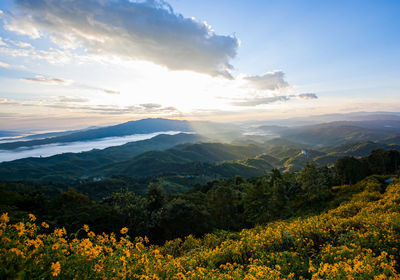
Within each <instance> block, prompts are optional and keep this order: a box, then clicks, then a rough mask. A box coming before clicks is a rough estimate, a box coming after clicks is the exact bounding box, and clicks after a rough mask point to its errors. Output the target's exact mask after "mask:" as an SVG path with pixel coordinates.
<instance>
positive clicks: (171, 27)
mask: <svg viewBox="0 0 400 280" xmlns="http://www.w3.org/2000/svg"><path fill="white" fill-rule="evenodd" d="M15 2H16V4H17V7H18V8H19V13H18V14H16V15H15V14H14V15H12V16H11V18H10V19H9V20H8V22H7V24H6V28H7V29H8V30H10V31H15V32H18V33H21V34H26V35H29V36H30V37H32V38H39V37H41V36H43V35H45V34H49V35H50V36H51V38H52V40H53V41H54V42H55V43H57V44H58V45H60V46H62V47H64V48H72V49H75V48H79V47H84V48H85V49H86V50H87V52H88V53H89V54H94V55H114V56H118V57H123V58H128V59H134V60H145V61H150V62H153V63H155V64H159V65H163V66H166V67H167V68H169V69H171V70H191V71H195V72H199V73H205V74H208V75H211V76H223V77H226V78H232V76H231V74H230V71H231V69H232V68H233V67H232V65H231V64H230V60H231V59H233V58H234V57H235V56H236V52H237V48H238V46H239V40H238V39H237V38H236V37H235V36H232V35H229V36H225V35H218V34H216V33H215V32H214V30H212V29H211V27H210V26H209V25H208V24H207V23H205V22H200V21H197V20H195V19H193V18H185V17H184V16H183V15H181V14H178V13H175V12H174V11H173V9H172V7H171V6H170V5H169V4H167V3H166V2H164V1H161V0H160V1H157V0H147V1H143V2H133V1H128V0H114V1H111V0H103V1H100V0H99V1H96V0H89V1H81V0H34V1H32V0H16V1H15Z"/></svg>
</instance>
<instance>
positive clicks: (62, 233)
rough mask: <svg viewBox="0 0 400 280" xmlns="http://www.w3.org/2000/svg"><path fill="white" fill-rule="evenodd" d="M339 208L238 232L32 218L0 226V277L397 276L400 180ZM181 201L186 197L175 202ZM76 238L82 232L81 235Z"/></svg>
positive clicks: (366, 189) (372, 186)
mask: <svg viewBox="0 0 400 280" xmlns="http://www.w3.org/2000/svg"><path fill="white" fill-rule="evenodd" d="M359 187H360V188H361V192H359V193H357V194H354V195H353V196H352V199H351V200H350V201H348V202H345V203H343V204H342V205H340V206H339V207H337V208H336V209H333V210H330V211H328V212H326V213H323V214H321V215H316V216H311V217H308V218H299V219H292V220H287V221H275V222H272V223H269V224H267V225H265V226H258V227H255V228H253V229H246V230H242V231H240V232H237V233H234V232H232V233H229V232H219V233H215V234H207V235H205V236H204V237H203V238H201V239H198V238H195V237H193V236H187V237H186V238H185V239H174V240H171V241H168V242H166V243H165V244H164V245H162V246H157V245H149V244H147V238H146V237H145V238H130V237H129V236H128V235H127V234H129V233H130V232H129V230H128V229H127V228H122V229H121V230H120V232H119V233H118V234H113V233H111V234H95V233H94V232H92V231H91V230H90V228H89V227H88V226H86V225H85V226H83V228H82V229H80V230H79V231H78V232H77V233H76V234H68V233H67V232H66V230H65V229H63V228H58V229H54V230H53V229H51V228H49V226H48V225H47V224H46V223H43V222H42V221H40V220H37V218H36V217H35V216H34V215H29V217H28V219H25V220H23V221H18V222H14V223H10V221H9V217H8V215H7V214H6V213H4V214H3V215H2V216H1V219H0V221H1V224H0V230H1V231H0V238H1V239H0V244H1V251H0V252H1V254H0V278H2V279H8V278H19V279H75V278H78V277H79V278H83V279H399V277H400V274H399V273H400V267H399V261H400V254H399V250H400V207H399V202H400V183H399V181H398V180H397V181H395V182H394V183H392V184H390V185H389V186H387V187H386V189H385V190H384V192H383V193H382V192H381V190H382V185H381V184H380V183H379V181H378V180H377V179H374V178H370V179H369V180H366V181H364V182H363V183H362V184H361V185H360V186H359ZM178 204H179V203H178ZM77 235H81V237H78V236H77Z"/></svg>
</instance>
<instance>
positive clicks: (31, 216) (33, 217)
mask: <svg viewBox="0 0 400 280" xmlns="http://www.w3.org/2000/svg"><path fill="white" fill-rule="evenodd" d="M28 216H29V219H30V220H31V221H32V222H34V221H36V217H35V215H33V214H29V215H28Z"/></svg>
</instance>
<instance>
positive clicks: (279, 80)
mask: <svg viewBox="0 0 400 280" xmlns="http://www.w3.org/2000/svg"><path fill="white" fill-rule="evenodd" d="M243 79H244V80H246V81H247V82H248V84H250V85H251V86H253V87H255V88H256V89H259V90H280V89H285V88H287V87H289V83H288V82H287V81H286V80H285V73H284V72H283V71H281V70H275V71H273V72H268V73H265V74H263V75H257V76H249V77H244V78H243Z"/></svg>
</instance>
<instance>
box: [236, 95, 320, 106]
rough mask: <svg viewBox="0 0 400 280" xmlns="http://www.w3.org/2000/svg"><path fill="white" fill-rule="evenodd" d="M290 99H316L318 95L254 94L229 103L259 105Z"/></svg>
mask: <svg viewBox="0 0 400 280" xmlns="http://www.w3.org/2000/svg"><path fill="white" fill-rule="evenodd" d="M291 99H306V100H311V99H318V96H317V95H316V94H315V93H301V94H291V95H280V96H270V97H260V96H256V97H253V98H247V99H242V100H239V101H234V102H231V105H234V106H245V107H250V106H259V105H266V104H271V103H276V102H279V101H281V102H286V101H289V100H291Z"/></svg>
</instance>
